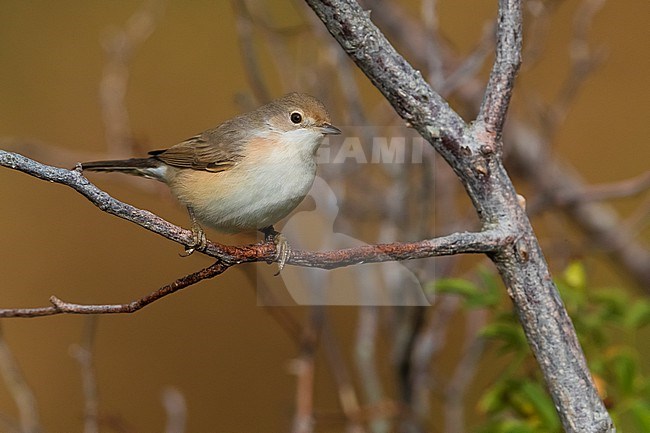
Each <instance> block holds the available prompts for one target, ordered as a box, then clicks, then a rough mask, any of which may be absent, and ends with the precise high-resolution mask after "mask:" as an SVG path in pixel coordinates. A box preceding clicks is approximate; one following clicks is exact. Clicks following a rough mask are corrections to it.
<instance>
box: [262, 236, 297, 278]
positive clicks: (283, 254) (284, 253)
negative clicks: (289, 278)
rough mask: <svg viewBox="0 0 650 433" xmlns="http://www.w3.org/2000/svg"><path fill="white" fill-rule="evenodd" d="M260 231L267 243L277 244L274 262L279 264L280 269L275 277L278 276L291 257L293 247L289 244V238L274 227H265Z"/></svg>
mask: <svg viewBox="0 0 650 433" xmlns="http://www.w3.org/2000/svg"><path fill="white" fill-rule="evenodd" d="M260 231H261V232H262V233H264V241H265V242H273V243H274V244H275V257H273V260H274V261H276V262H278V268H279V269H278V272H276V273H275V274H274V276H278V275H280V272H282V269H284V265H285V264H286V263H287V260H289V257H290V256H291V245H289V242H287V238H285V237H284V235H283V234H282V233H280V232H278V231H276V230H275V229H274V228H273V226H269V227H265V228H263V229H261V230H260ZM269 263H270V262H269Z"/></svg>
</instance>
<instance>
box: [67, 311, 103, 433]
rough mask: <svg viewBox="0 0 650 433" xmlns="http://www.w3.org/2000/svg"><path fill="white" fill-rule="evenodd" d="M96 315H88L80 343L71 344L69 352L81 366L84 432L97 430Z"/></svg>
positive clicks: (93, 432) (91, 432)
mask: <svg viewBox="0 0 650 433" xmlns="http://www.w3.org/2000/svg"><path fill="white" fill-rule="evenodd" d="M97 320H98V319H97V317H96V316H88V317H87V318H86V322H85V326H84V335H83V338H82V340H81V344H78V345H73V346H72V347H71V348H70V349H71V350H70V353H71V355H72V357H73V358H75V359H76V360H77V362H78V363H79V366H80V367H81V382H82V386H83V395H84V433H98V432H99V398H98V391H97V377H96V374H95V365H94V362H93V355H94V350H93V349H94V345H95V334H96V329H97Z"/></svg>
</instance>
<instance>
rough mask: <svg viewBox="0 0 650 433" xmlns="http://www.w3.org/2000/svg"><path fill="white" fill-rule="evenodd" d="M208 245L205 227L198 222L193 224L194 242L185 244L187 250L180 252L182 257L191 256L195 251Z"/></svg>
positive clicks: (201, 249)
mask: <svg viewBox="0 0 650 433" xmlns="http://www.w3.org/2000/svg"><path fill="white" fill-rule="evenodd" d="M207 246H208V239H207V238H206V237H205V233H204V232H203V229H202V228H201V226H199V225H198V224H196V225H192V243H191V244H189V245H185V251H183V252H182V253H179V255H180V256H181V257H187V256H191V255H192V253H193V252H194V251H203V250H205V248H206V247H207Z"/></svg>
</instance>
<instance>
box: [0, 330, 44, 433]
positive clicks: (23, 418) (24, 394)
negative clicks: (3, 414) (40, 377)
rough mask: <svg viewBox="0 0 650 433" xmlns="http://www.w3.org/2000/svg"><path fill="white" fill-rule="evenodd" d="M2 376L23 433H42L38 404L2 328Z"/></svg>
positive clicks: (0, 348)
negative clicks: (16, 410)
mask: <svg viewBox="0 0 650 433" xmlns="http://www.w3.org/2000/svg"><path fill="white" fill-rule="evenodd" d="M0 375H2V378H3V379H4V381H5V384H6V385H7V390H8V391H9V394H10V395H11V398H12V399H13V400H14V402H15V403H16V407H17V408H18V415H19V419H20V431H21V432H22V433H40V432H41V431H42V427H41V423H40V419H39V418H40V417H39V415H38V404H37V403H36V397H35V396H34V393H33V392H32V389H31V388H30V387H29V385H28V384H27V381H26V380H25V377H24V375H23V372H22V371H21V370H20V366H19V365H18V362H17V361H16V358H14V356H13V353H12V352H11V349H10V348H9V345H8V344H7V341H6V340H5V338H4V335H3V331H2V327H1V326H0Z"/></svg>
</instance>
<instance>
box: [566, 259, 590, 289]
mask: <svg viewBox="0 0 650 433" xmlns="http://www.w3.org/2000/svg"><path fill="white" fill-rule="evenodd" d="M564 281H566V283H567V284H568V285H569V286H571V287H573V288H574V289H584V288H586V287H587V272H586V271H585V267H584V265H583V263H582V262H580V261H577V260H575V261H573V262H571V263H569V266H567V267H566V269H565V270H564Z"/></svg>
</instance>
